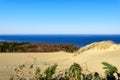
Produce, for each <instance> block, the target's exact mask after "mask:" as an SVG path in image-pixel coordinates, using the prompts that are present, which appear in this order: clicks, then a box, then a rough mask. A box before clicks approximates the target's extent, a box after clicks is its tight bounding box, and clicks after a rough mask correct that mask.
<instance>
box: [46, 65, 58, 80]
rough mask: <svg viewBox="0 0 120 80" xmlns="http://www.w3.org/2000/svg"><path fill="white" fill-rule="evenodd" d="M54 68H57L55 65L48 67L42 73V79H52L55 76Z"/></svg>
mask: <svg viewBox="0 0 120 80" xmlns="http://www.w3.org/2000/svg"><path fill="white" fill-rule="evenodd" d="M56 68H57V64H54V65H53V66H51V67H48V68H47V69H46V70H45V72H44V74H45V76H44V79H45V80H50V79H51V78H52V75H53V74H55V71H56Z"/></svg>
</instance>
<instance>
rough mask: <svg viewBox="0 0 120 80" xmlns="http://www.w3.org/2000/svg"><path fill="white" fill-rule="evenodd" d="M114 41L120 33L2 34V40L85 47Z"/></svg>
mask: <svg viewBox="0 0 120 80" xmlns="http://www.w3.org/2000/svg"><path fill="white" fill-rule="evenodd" d="M100 41H113V42H115V43H120V35H95V34H94V35H91V34H69V35H68V34H67V35H66V34H62V35H61V34H56V35H55V34H51V35H49V34H46V35H33V34H29V35H0V42H30V43H49V44H64V43H68V44H74V45H76V46H80V47H83V46H85V45H88V44H90V43H93V42H100Z"/></svg>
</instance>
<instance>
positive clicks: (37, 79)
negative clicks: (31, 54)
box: [9, 62, 120, 80]
mask: <svg viewBox="0 0 120 80" xmlns="http://www.w3.org/2000/svg"><path fill="white" fill-rule="evenodd" d="M102 64H103V66H104V67H103V69H104V70H105V75H104V76H101V75H99V73H98V72H94V73H91V72H89V73H88V74H86V73H84V72H83V71H82V67H81V66H80V65H79V64H77V63H73V64H72V65H71V66H70V67H69V68H68V69H65V70H64V72H62V73H61V74H56V71H57V64H54V65H52V66H50V67H48V68H46V69H45V70H44V72H43V73H41V69H40V67H36V65H30V67H29V68H30V71H29V72H28V73H27V72H26V71H24V68H25V67H26V66H25V64H23V65H20V66H17V67H15V68H14V71H15V75H14V76H10V79H9V80H120V73H119V72H118V70H117V68H116V67H115V66H113V65H111V64H110V63H107V62H102ZM31 66H32V67H31ZM33 69H35V70H33ZM34 71H35V72H34ZM26 74H27V75H26ZM115 74H117V76H115Z"/></svg>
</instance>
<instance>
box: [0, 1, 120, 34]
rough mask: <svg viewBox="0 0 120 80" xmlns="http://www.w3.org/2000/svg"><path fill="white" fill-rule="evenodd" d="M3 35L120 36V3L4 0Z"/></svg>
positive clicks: (1, 13) (0, 14) (0, 25)
mask: <svg viewBox="0 0 120 80" xmlns="http://www.w3.org/2000/svg"><path fill="white" fill-rule="evenodd" d="M0 34H120V0H0Z"/></svg>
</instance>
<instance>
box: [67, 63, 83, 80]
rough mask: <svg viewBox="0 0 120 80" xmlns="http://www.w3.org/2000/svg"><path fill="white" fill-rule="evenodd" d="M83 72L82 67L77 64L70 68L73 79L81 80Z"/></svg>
mask: <svg viewBox="0 0 120 80" xmlns="http://www.w3.org/2000/svg"><path fill="white" fill-rule="evenodd" d="M81 71H82V68H81V67H80V65H79V64H77V63H74V64H73V65H71V66H70V68H69V76H70V77H71V78H73V79H77V80H81Z"/></svg>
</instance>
